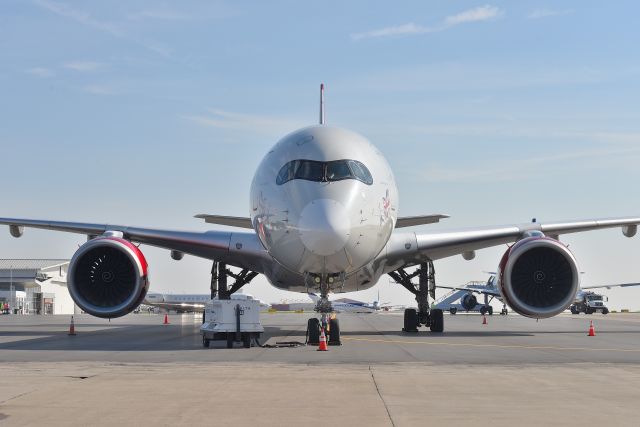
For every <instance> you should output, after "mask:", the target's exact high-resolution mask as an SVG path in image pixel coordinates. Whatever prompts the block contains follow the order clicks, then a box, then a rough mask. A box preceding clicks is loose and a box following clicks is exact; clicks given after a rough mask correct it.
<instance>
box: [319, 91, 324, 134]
mask: <svg viewBox="0 0 640 427" xmlns="http://www.w3.org/2000/svg"><path fill="white" fill-rule="evenodd" d="M320 124H321V125H323V124H324V83H320Z"/></svg>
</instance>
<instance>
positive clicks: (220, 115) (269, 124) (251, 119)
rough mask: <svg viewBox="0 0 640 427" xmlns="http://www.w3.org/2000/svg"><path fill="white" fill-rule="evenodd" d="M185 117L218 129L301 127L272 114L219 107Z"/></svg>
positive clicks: (285, 128) (258, 130) (269, 130)
mask: <svg viewBox="0 0 640 427" xmlns="http://www.w3.org/2000/svg"><path fill="white" fill-rule="evenodd" d="M184 118H185V119H187V120H190V121H192V122H194V123H197V124H199V125H201V126H207V127H214V128H218V129H233V130H243V131H246V130H249V131H253V132H257V133H264V132H269V133H271V132H277V133H282V132H286V131H290V130H291V129H295V128H299V127H301V126H300V124H299V123H297V122H294V121H292V120H288V119H281V118H278V117H272V116H258V115H252V114H242V113H234V112H230V111H224V110H219V109H209V114H208V115H204V116H203V115H191V116H184Z"/></svg>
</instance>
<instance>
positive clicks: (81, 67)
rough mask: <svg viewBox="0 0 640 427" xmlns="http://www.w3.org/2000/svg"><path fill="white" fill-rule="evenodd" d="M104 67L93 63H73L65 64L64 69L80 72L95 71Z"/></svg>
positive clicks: (98, 63)
mask: <svg viewBox="0 0 640 427" xmlns="http://www.w3.org/2000/svg"><path fill="white" fill-rule="evenodd" d="M103 66H104V64H102V63H100V62H93V61H71V62H67V63H65V64H64V68H68V69H69V70H74V71H80V72H88V71H95V70H97V69H99V68H102V67H103Z"/></svg>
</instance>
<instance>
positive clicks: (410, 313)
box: [402, 308, 418, 332]
mask: <svg viewBox="0 0 640 427" xmlns="http://www.w3.org/2000/svg"><path fill="white" fill-rule="evenodd" d="M402 331H403V332H418V312H417V311H416V309H415V308H407V309H405V310H404V328H402Z"/></svg>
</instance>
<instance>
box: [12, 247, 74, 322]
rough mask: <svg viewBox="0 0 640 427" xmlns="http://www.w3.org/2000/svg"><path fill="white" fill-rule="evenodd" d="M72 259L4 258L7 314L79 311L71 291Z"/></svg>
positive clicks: (68, 312) (71, 312) (70, 312)
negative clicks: (70, 265) (69, 270)
mask: <svg viewBox="0 0 640 427" xmlns="http://www.w3.org/2000/svg"><path fill="white" fill-rule="evenodd" d="M68 268H69V260H68V259H0V305H1V307H0V308H1V309H2V310H1V311H2V313H3V314H75V313H79V312H80V311H79V309H78V308H77V307H76V305H75V304H74V302H73V300H72V299H71V296H70V295H69V292H68V291H67V269H68Z"/></svg>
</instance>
